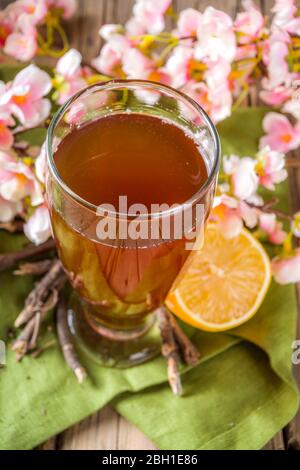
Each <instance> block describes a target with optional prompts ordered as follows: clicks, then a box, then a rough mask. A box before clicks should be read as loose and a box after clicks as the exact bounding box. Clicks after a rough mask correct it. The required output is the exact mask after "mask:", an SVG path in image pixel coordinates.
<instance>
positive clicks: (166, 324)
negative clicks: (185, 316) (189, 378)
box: [157, 307, 182, 395]
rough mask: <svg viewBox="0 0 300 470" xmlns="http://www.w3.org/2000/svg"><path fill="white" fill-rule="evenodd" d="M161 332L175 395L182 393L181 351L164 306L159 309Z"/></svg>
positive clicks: (163, 352)
mask: <svg viewBox="0 0 300 470" xmlns="http://www.w3.org/2000/svg"><path fill="white" fill-rule="evenodd" d="M157 316H158V320H159V328H160V334H161V338H162V348H161V352H162V355H163V356H164V357H165V358H166V359H167V363H168V380H169V384H170V387H171V389H172V392H173V393H174V395H181V394H182V385H181V380H180V374H179V351H178V346H177V343H176V340H175V335H174V333H173V329H172V325H171V322H170V316H169V315H168V312H167V311H166V309H165V308H164V307H162V308H159V309H158V311H157Z"/></svg>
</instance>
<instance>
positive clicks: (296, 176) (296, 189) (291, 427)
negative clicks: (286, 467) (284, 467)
mask: <svg viewBox="0 0 300 470" xmlns="http://www.w3.org/2000/svg"><path fill="white" fill-rule="evenodd" d="M292 157H293V158H295V159H297V160H298V161H300V150H297V152H294V153H293V155H292ZM289 182H290V191H291V202H292V209H293V211H294V212H296V211H299V210H300V168H293V169H290V171H289ZM297 241H298V245H300V243H299V239H298V240H297ZM296 294H297V300H298V302H297V303H298V306H299V305H300V284H298V285H297V287H296ZM296 338H297V339H300V310H299V308H298V322H297V333H296ZM294 376H295V379H296V382H297V384H298V387H299V389H300V366H299V365H295V366H294ZM284 436H285V441H286V445H287V448H288V449H293V450H300V409H299V410H298V413H297V414H296V416H295V417H294V419H293V420H292V421H291V422H290V423H289V424H288V425H287V426H286V428H285V429H284Z"/></svg>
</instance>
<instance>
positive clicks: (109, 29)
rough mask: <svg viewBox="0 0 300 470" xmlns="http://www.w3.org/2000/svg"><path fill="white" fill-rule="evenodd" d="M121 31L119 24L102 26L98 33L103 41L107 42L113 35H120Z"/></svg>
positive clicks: (121, 27)
mask: <svg viewBox="0 0 300 470" xmlns="http://www.w3.org/2000/svg"><path fill="white" fill-rule="evenodd" d="M123 29H124V28H123V26H122V25H121V24H104V25H103V26H101V28H100V29H99V31H98V32H99V35H100V36H101V37H102V38H103V39H104V40H105V41H108V40H109V39H110V38H111V37H112V36H114V35H115V34H119V33H122V31H123Z"/></svg>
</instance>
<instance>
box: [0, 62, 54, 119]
mask: <svg viewBox="0 0 300 470" xmlns="http://www.w3.org/2000/svg"><path fill="white" fill-rule="evenodd" d="M50 90H51V80H50V77H49V75H48V74H47V73H46V72H44V71H43V70H41V69H39V68H38V67H37V66H36V65H33V64H32V65H29V66H28V67H26V68H24V69H23V70H21V72H19V73H18V74H17V75H16V77H15V79H14V80H13V82H12V83H9V84H8V85H7V87H6V89H5V90H4V92H2V93H0V106H5V107H8V108H9V109H10V111H11V113H12V114H13V115H14V116H16V117H17V118H18V119H19V121H20V122H21V124H22V125H23V126H25V127H34V126H37V125H38V124H40V123H41V122H42V121H43V120H44V119H46V118H47V116H48V115H49V112H50V108H51V104H50V101H49V100H48V99H45V98H43V97H44V96H45V95H47V94H48V93H49V91H50Z"/></svg>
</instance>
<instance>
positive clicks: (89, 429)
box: [57, 406, 119, 450]
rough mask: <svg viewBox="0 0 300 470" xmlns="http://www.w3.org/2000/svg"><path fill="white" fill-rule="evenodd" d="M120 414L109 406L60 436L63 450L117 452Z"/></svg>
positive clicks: (60, 446)
mask: <svg viewBox="0 0 300 470" xmlns="http://www.w3.org/2000/svg"><path fill="white" fill-rule="evenodd" d="M118 422H119V416H118V414H117V413H116V412H115V411H114V410H113V409H112V408H111V407H109V406H106V407H105V408H103V409H102V410H101V411H99V412H98V413H95V414H94V415H92V416H90V417H88V418H86V419H85V420H84V421H82V422H81V423H79V424H76V425H75V426H73V427H72V428H70V429H68V430H67V431H65V432H64V433H62V434H61V435H60V436H59V439H58V446H57V447H58V449H61V450H116V449H117V448H118V447H117V438H118Z"/></svg>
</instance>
